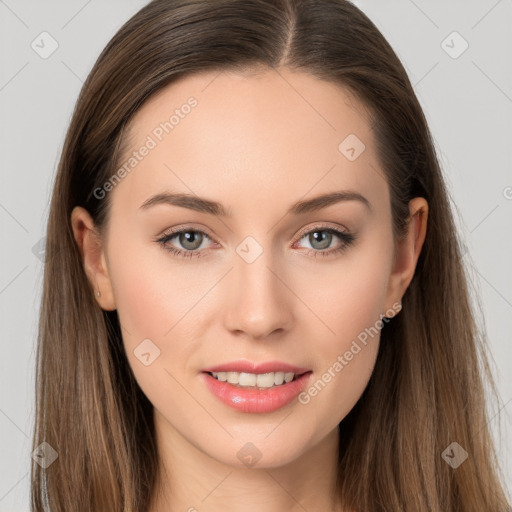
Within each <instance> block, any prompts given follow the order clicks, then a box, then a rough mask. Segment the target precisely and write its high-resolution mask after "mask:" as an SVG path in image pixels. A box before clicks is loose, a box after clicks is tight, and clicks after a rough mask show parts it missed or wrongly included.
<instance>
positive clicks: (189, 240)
mask: <svg viewBox="0 0 512 512" xmlns="http://www.w3.org/2000/svg"><path fill="white" fill-rule="evenodd" d="M196 235H197V236H198V238H199V244H197V240H196V241H195V242H194V238H195V237H196ZM201 236H202V235H201V234H200V233H197V232H195V231H185V232H183V233H181V234H180V243H181V245H183V247H185V248H187V249H191V250H195V249H197V248H198V247H200V246H201V241H202V240H201ZM187 244H192V247H190V246H189V245H187ZM194 244H195V245H194Z"/></svg>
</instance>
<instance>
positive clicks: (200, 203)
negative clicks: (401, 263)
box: [139, 190, 372, 218]
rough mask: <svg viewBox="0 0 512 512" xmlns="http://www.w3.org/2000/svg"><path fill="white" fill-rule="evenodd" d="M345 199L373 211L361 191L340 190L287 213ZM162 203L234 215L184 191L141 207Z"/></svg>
mask: <svg viewBox="0 0 512 512" xmlns="http://www.w3.org/2000/svg"><path fill="white" fill-rule="evenodd" d="M345 201H358V202H360V203H362V204H364V205H365V206H366V208H367V209H368V210H369V211H372V207H371V204H370V201H368V199H366V197H364V196H363V195H361V194H360V193H359V192H354V191H350V190H340V191H336V192H329V193H327V194H322V195H320V196H316V197H313V198H312V199H307V200H304V201H297V202H296V203H294V204H293V205H292V206H291V207H290V208H289V210H288V212H287V213H288V214H292V215H303V214H305V213H310V212H314V211H317V210H321V209H322V208H326V207H327V206H331V205H333V204H336V203H340V202H345ZM160 204H168V205H173V206H180V207H182V208H188V209H190V210H195V211H197V212H201V213H208V214H210V215H215V216H218V217H227V218H231V217H233V212H232V210H231V209H226V208H225V207H224V206H223V205H222V204H221V203H218V202H216V201H212V200H210V199H206V198H203V197H199V196H196V195H192V194H184V193H170V192H163V193H160V194H156V195H154V196H152V197H150V198H149V199H147V200H146V201H144V203H142V205H141V206H140V207H139V209H141V210H147V209H149V208H151V207H153V206H156V205H160Z"/></svg>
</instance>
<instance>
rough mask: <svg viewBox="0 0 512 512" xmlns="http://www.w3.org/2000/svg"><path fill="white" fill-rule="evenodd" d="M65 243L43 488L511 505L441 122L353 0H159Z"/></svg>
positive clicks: (339, 506) (129, 495)
mask: <svg viewBox="0 0 512 512" xmlns="http://www.w3.org/2000/svg"><path fill="white" fill-rule="evenodd" d="M46 254H47V259H46V263H45V280H44V292H43V299H42V308H41V321H40V338H39V345H38V373H37V379H38V397H37V412H36V428H35V436H34V448H37V447H39V446H41V444H42V443H47V444H45V445H44V446H45V447H51V450H54V451H55V454H56V455H58V456H57V457H56V458H55V456H54V457H51V459H52V460H51V463H50V460H48V461H46V463H45V464H34V466H33V473H32V482H33V486H32V507H33V510H35V511H42V510H44V509H45V507H46V509H49V510H52V511H53V512H56V511H64V510H75V511H79V510H84V511H85V510H95V511H117V510H119V511H121V510H123V511H149V512H159V511H164V510H189V511H193V510H199V511H201V510H215V511H216V510H223V511H225V510H228V511H229V510H237V511H249V510H266V511H271V512H272V511H274V510H283V509H288V510H309V511H313V510H315V511H343V512H347V511H354V512H356V511H357V512H360V511H399V510H401V511H409V510H410V511H427V510H436V511H437V510H442V511H482V510H486V511H487V510H489V511H504V510H507V507H508V504H507V498H506V496H505V493H504V490H503V488H502V486H501V484H500V481H499V478H498V470H497V468H496V465H495V453H494V448H493V446H492V442H491V437H490V434H489V430H488V427H487V420H488V418H487V417H486V412H485V401H484V387H483V382H484V377H489V379H490V382H492V379H491V376H490V375H488V367H487V365H486V359H485V352H483V351H482V352H481V348H482V345H481V340H480V338H479V335H478V332H477V327H476V325H475V322H474V320H473V315H472V311H471V308H470V302H469V298H468V285H467V281H466V276H465V274H464V271H463V267H462V264H461V252H460V247H459V242H458V238H457V233H456V230H455V227H454V223H453V218H452V214H451V210H450V205H449V200H448V194H447V191H446V188H445V184H444V180H443V177H442V174H441V171H440V168H439V164H438V161H437V158H436V155H435V151H434V148H433V143H432V139H431V135H430V132H429V129H428V127H427V123H426V121H425V117H424V115H423V113H422V110H421V107H420V105H419V103H418V101H417V98H416V96H415V94H414V91H413V89H412V87H411V84H410V82H409V80H408V78H407V75H406V72H405V70H404V68H403V67H402V65H401V63H400V62H399V60H398V58H397V56H396V55H395V53H394V52H393V50H392V49H391V47H390V46H389V44H388V43H387V42H386V41H385V39H384V38H383V36H382V35H381V34H380V32H379V31H378V30H377V28H376V27H375V26H374V25H373V23H372V22H371V21H370V20H369V19H368V18H367V17H366V16H365V15H364V14H363V13H362V12H361V11H359V10H358V9H357V8H356V7H355V6H353V5H352V4H350V3H348V2H346V1H343V0H323V1H318V0H316V1H312V0H311V1H306V0H301V1H298V0H295V1H292V0H281V1H277V0H274V1H271V0H251V1H244V2H239V1H234V0H220V1H219V0H216V1H215V2H213V1H207V0H202V1H198V0H196V1H184V0H180V1H174V0H173V1H169V0H154V1H153V2H151V3H150V4H148V5H147V6H146V7H144V8H143V9H141V10H140V11H139V12H138V13H137V14H136V15H135V16H134V17H133V18H132V19H131V20H129V21H128V22H127V23H126V24H125V25H124V26H123V27H122V28H121V29H120V30H119V32H118V33H117V34H116V35H115V36H114V38H113V39H112V40H111V41H110V43H109V44H108V45H107V47H106V48H105V50H104V51H103V52H102V54H101V55H100V57H99V59H98V61H97V62H96V64H95V66H94V68H93V70H92V71H91V73H90V75H89V77H88V78H87V80H86V82H85V84H84V87H83V89H82V92H81V94H80V97H79V99H78V102H77V105H76V109H75V112H74V115H73V119H72V121H71V125H70V128H69V131H68V134H67V137H66V141H65V145H64V148H63V153H62V157H61V161H60V166H59V171H58V175H57V177H56V182H55V188H54V192H53V198H52V203H51V210H50V218H49V224H48V230H47V248H46ZM479 356H480V357H481V358H482V359H481V361H482V362H483V364H482V365H480V363H479V359H478V358H479ZM46 450H47V451H45V453H53V452H51V451H50V449H49V448H47V449H46Z"/></svg>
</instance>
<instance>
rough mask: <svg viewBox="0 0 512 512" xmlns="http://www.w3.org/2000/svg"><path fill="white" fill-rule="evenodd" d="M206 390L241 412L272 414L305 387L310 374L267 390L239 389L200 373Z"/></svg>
mask: <svg viewBox="0 0 512 512" xmlns="http://www.w3.org/2000/svg"><path fill="white" fill-rule="evenodd" d="M202 375H203V379H204V381H205V384H206V386H207V387H208V389H209V390H210V391H211V392H212V393H213V394H214V395H215V396H216V397H217V398H219V400H220V401H221V402H223V403H225V404H226V405H229V406H230V407H232V408H233V409H236V410H238V411H241V412H251V413H265V412H272V411H276V410H277V409H280V408H281V407H284V406H285V405H287V404H289V403H290V402H291V401H292V400H293V399H294V398H296V397H297V396H298V395H299V394H300V393H301V391H303V390H304V388H305V387H306V385H307V383H308V380H309V377H310V375H311V372H307V373H304V374H302V375H301V376H300V377H299V378H298V379H296V380H293V381H291V382H288V383H286V384H281V385H280V386H275V387H272V388H268V389H261V390H258V389H251V388H239V387H236V386H233V385H232V384H229V383H228V382H221V381H220V380H217V379H216V378H215V377H212V376H211V375H210V374H208V373H204V372H203V373H202Z"/></svg>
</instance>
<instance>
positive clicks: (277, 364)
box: [202, 361, 310, 375]
mask: <svg viewBox="0 0 512 512" xmlns="http://www.w3.org/2000/svg"><path fill="white" fill-rule="evenodd" d="M202 371H203V372H206V373H212V372H244V373H258V374H260V373H271V372H285V373H287V372H292V373H295V374H296V375H302V374H303V373H306V372H309V371H310V369H309V368H300V367H299V366H295V365H293V364H289V363H283V362H282V361H267V362H263V363H253V362H251V361H232V362H230V363H224V364H219V365H216V366H210V367H209V368H204V369H203V370H202Z"/></svg>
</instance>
